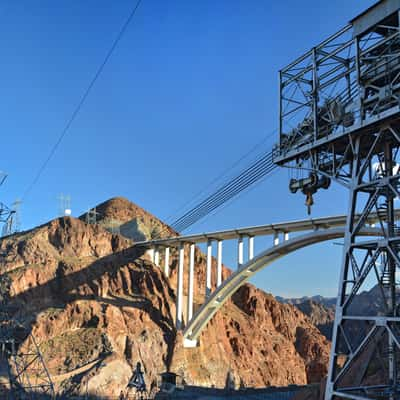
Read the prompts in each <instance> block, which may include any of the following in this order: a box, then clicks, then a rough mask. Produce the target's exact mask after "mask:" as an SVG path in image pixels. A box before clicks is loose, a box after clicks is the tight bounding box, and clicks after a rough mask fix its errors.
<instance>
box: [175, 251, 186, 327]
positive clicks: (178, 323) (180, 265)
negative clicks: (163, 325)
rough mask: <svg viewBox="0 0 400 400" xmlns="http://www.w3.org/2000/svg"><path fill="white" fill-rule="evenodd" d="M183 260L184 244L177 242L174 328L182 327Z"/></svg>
mask: <svg viewBox="0 0 400 400" xmlns="http://www.w3.org/2000/svg"><path fill="white" fill-rule="evenodd" d="M184 262H185V245H184V243H180V244H179V260H178V284H177V294H176V329H177V330H181V329H182V328H183V312H182V311H183V308H182V306H183V267H184Z"/></svg>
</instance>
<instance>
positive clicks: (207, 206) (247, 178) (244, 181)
mask: <svg viewBox="0 0 400 400" xmlns="http://www.w3.org/2000/svg"><path fill="white" fill-rule="evenodd" d="M275 168H276V166H275V164H274V163H273V162H272V151H270V152H268V153H267V154H264V155H263V156H262V157H260V158H259V159H258V160H256V161H255V162H253V163H252V164H251V165H250V166H249V167H247V168H246V169H245V170H244V171H243V172H241V173H240V174H239V175H238V176H236V177H234V178H233V179H231V180H230V181H229V182H228V183H226V184H225V185H223V186H222V187H221V188H220V189H218V190H217V191H216V192H214V193H213V194H211V195H210V196H208V197H207V198H206V199H204V200H203V201H201V202H200V203H199V204H197V205H196V206H195V207H193V208H192V209H191V210H189V211H188V212H186V213H185V214H184V215H183V216H182V217H180V218H178V219H177V220H176V221H175V222H174V223H172V225H171V226H172V227H173V228H174V229H175V230H178V231H182V230H185V229H187V228H188V227H189V226H191V225H193V224H194V223H195V222H197V221H198V220H199V219H201V218H203V217H204V216H206V215H207V214H209V213H210V212H212V211H214V210H215V209H216V208H218V207H220V206H221V205H222V204H224V203H225V202H227V201H229V200H230V199H232V198H233V197H235V196H236V195H238V194H239V193H240V192H242V191H243V190H245V189H246V188H248V187H249V186H250V185H252V184H253V183H255V182H257V181H258V180H260V179H261V178H262V177H264V176H266V175H268V174H269V173H271V172H272V171H273V170H274V169H275Z"/></svg>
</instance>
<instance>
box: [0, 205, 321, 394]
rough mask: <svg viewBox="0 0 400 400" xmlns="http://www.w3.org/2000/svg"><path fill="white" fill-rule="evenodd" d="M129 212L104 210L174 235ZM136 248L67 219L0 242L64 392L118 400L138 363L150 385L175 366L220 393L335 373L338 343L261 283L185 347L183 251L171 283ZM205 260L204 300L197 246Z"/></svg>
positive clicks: (0, 263)
mask: <svg viewBox="0 0 400 400" xmlns="http://www.w3.org/2000/svg"><path fill="white" fill-rule="evenodd" d="M121 207H122V208H123V207H125V208H126V207H127V201H126V200H124V199H122V200H121V199H119V198H117V199H113V200H111V201H109V202H106V203H103V204H102V205H101V206H99V207H97V210H98V211H99V210H100V212H101V213H103V214H104V215H106V216H107V217H108V218H115V219H116V218H117V217H118V219H119V220H120V221H122V223H123V224H126V223H128V222H129V219H132V218H142V219H143V221H147V220H152V222H151V224H153V225H152V226H156V225H157V224H158V225H160V226H162V227H163V229H164V227H165V225H164V224H162V223H161V222H160V221H158V220H157V219H156V218H155V217H153V216H151V215H150V214H148V213H146V212H145V211H144V210H143V209H141V208H139V207H137V206H135V205H133V204H132V203H129V204H128V207H127V209H121ZM171 232H172V233H173V231H171ZM171 232H170V233H171ZM132 245H133V241H132V240H131V239H129V238H126V237H123V236H122V235H117V234H111V233H110V232H108V231H107V230H105V229H104V226H101V225H88V224H86V223H85V222H84V220H79V219H74V218H68V217H66V218H62V219H57V220H54V221H51V222H50V223H48V224H46V225H43V226H41V227H38V228H36V229H34V230H32V231H29V232H24V233H21V234H18V235H14V236H12V237H8V238H5V239H3V240H2V241H1V243H0V252H1V253H2V254H6V255H5V256H3V258H2V259H1V260H0V272H1V273H5V272H8V273H9V274H10V276H11V278H12V293H11V295H12V302H13V303H14V304H15V305H16V306H17V307H18V312H17V314H18V317H19V318H20V319H22V320H23V321H24V323H25V325H26V327H27V329H31V330H32V332H33V334H34V336H35V337H36V338H37V341H38V342H39V343H40V346H41V349H42V352H43V355H44V358H45V360H46V363H47V365H48V366H49V370H50V373H51V375H52V376H53V380H54V381H55V383H56V386H57V390H58V391H60V392H64V393H84V392H85V391H86V388H87V389H88V390H89V392H92V393H97V394H101V395H106V396H110V395H118V394H119V393H120V390H121V388H124V387H125V386H126V384H127V382H128V380H129V378H130V374H131V371H132V369H133V368H134V366H135V364H136V362H137V361H141V363H142V364H143V367H144V370H145V373H146V381H147V384H148V386H149V387H150V388H151V387H153V388H154V387H155V385H156V382H157V377H158V374H159V373H160V372H163V371H165V370H167V369H170V370H172V371H175V372H177V373H179V374H181V375H183V377H184V379H185V381H186V382H187V383H191V384H196V385H207V386H211V385H215V386H218V387H222V386H224V385H225V382H226V378H227V375H228V372H229V371H232V373H233V375H234V377H235V380H236V382H237V384H238V385H239V384H241V385H244V386H255V387H263V386H268V385H276V386H282V385H288V384H292V383H295V384H305V383H307V382H317V381H319V380H320V379H321V378H322V377H323V376H324V375H325V374H326V365H327V357H328V348H329V343H328V341H327V340H326V339H325V338H324V337H323V336H322V335H321V334H320V332H319V331H318V330H317V329H316V328H315V326H314V325H313V324H312V323H311V321H310V320H309V318H308V317H306V316H305V315H304V314H303V313H301V312H300V311H299V310H298V309H296V308H295V307H294V306H291V305H283V304H280V303H279V302H277V301H276V300H275V299H274V298H273V296H271V295H268V294H266V293H264V292H262V291H261V290H258V289H256V288H254V287H253V286H251V285H245V286H243V287H242V288H241V289H240V290H239V291H238V292H237V293H236V294H235V295H234V297H233V299H232V300H231V301H229V302H228V303H227V304H226V305H225V306H224V307H223V308H222V309H221V310H220V311H219V312H218V313H217V314H216V316H215V317H214V318H213V319H212V320H211V321H210V323H209V324H208V326H207V327H206V329H205V330H204V332H203V333H202V335H201V337H200V345H199V347H197V348H195V349H184V348H183V347H182V338H181V336H180V333H177V332H176V330H175V327H174V315H175V287H176V265H177V260H176V254H175V253H172V260H171V277H170V278H167V277H166V276H165V275H164V273H163V272H162V270H161V269H160V268H158V267H156V266H154V265H153V264H152V263H151V261H150V260H149V259H148V256H146V254H143V251H142V250H138V249H135V248H132ZM196 260H197V263H196V272H197V276H196V292H195V300H196V303H197V304H199V303H201V302H202V300H203V294H204V292H205V290H204V281H205V279H204V274H205V257H204V255H203V254H202V253H201V252H200V251H199V250H198V249H197V251H196ZM214 270H215V268H214ZM229 273H230V272H229V270H228V269H227V268H224V276H227V275H228V274H229ZM213 279H214V284H215V276H213ZM186 281H187V279H185V285H186ZM184 290H185V292H186V286H185V289H184Z"/></svg>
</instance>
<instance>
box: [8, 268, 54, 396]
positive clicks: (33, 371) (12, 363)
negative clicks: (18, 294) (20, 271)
mask: <svg viewBox="0 0 400 400" xmlns="http://www.w3.org/2000/svg"><path fill="white" fill-rule="evenodd" d="M10 288H11V280H10V278H9V277H8V275H7V274H3V275H1V276H0V366H1V368H0V370H1V372H3V373H4V372H5V371H4V369H6V370H7V375H8V382H9V383H8V385H6V387H5V388H4V389H5V390H6V391H8V392H9V393H8V394H7V395H8V398H10V399H12V400H21V399H27V400H36V399H42V398H43V396H44V395H46V396H47V398H50V399H53V398H54V396H55V393H54V386H53V383H52V380H51V377H50V374H49V372H48V370H47V368H46V364H45V362H44V360H43V357H42V354H41V352H40V349H39V346H38V345H37V343H36V341H35V338H34V337H33V335H32V333H31V332H30V331H29V329H27V328H26V327H25V326H24V325H23V324H22V323H21V322H19V321H18V320H17V319H16V318H15V317H14V316H13V313H14V312H15V310H14V309H13V307H12V306H11V305H10V295H9V293H10ZM4 367H5V368H4ZM3 386H4V385H3ZM0 394H1V393H0Z"/></svg>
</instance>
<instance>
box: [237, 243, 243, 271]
mask: <svg viewBox="0 0 400 400" xmlns="http://www.w3.org/2000/svg"><path fill="white" fill-rule="evenodd" d="M242 265H243V236H239V239H238V267H239V268H240V267H241V266H242Z"/></svg>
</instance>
